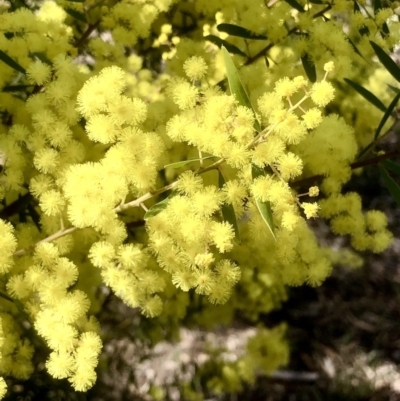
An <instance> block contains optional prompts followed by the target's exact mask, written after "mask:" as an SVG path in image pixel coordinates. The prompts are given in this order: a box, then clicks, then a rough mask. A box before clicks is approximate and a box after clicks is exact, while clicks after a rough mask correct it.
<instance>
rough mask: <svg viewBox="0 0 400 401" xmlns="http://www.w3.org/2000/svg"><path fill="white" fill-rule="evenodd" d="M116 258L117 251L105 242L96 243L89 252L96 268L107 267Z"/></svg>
mask: <svg viewBox="0 0 400 401" xmlns="http://www.w3.org/2000/svg"><path fill="white" fill-rule="evenodd" d="M114 258H115V249H114V247H113V245H112V244H110V243H109V242H105V241H100V242H95V243H94V244H93V245H92V247H91V248H90V251H89V259H90V261H91V262H92V263H93V265H94V266H96V267H107V266H108V265H110V263H111V262H112V260H113V259H114Z"/></svg>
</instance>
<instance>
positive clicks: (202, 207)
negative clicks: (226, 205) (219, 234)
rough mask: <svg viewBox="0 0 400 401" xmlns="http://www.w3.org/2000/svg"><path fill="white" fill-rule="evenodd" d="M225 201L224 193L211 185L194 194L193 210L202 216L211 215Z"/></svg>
mask: <svg viewBox="0 0 400 401" xmlns="http://www.w3.org/2000/svg"><path fill="white" fill-rule="evenodd" d="M222 202H223V194H222V192H220V191H218V189H217V188H216V187H214V186H213V185H209V186H207V187H205V188H204V189H202V190H201V191H199V192H196V193H195V194H194V195H193V196H192V204H193V210H194V211H195V213H197V214H198V215H200V216H211V215H212V214H213V213H214V212H215V211H216V210H218V209H219V207H220V206H221V204H222Z"/></svg>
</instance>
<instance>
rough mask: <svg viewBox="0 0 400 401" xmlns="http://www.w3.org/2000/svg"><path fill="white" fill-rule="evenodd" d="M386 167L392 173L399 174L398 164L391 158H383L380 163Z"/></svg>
mask: <svg viewBox="0 0 400 401" xmlns="http://www.w3.org/2000/svg"><path fill="white" fill-rule="evenodd" d="M380 164H382V165H383V166H384V167H385V168H386V169H388V170H392V171H393V172H394V173H396V174H399V175H400V164H397V163H395V162H394V161H393V160H383V161H381V163H380Z"/></svg>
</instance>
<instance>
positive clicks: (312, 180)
mask: <svg viewBox="0 0 400 401" xmlns="http://www.w3.org/2000/svg"><path fill="white" fill-rule="evenodd" d="M398 155H400V151H398V150H393V151H392V152H388V153H385V154H383V155H380V156H376V157H372V158H370V159H367V160H360V161H356V162H354V163H351V164H350V168H351V169H352V170H355V169H356V168H360V167H365V166H371V165H373V164H378V163H379V162H380V161H382V160H386V159H390V158H391V157H395V156H398ZM324 177H325V176H324V175H323V174H316V175H313V176H312V177H307V178H303V179H302V180H298V181H295V182H293V183H292V184H291V185H290V186H291V187H293V188H300V187H305V186H310V185H312V184H313V183H315V182H316V181H320V180H322V179H324Z"/></svg>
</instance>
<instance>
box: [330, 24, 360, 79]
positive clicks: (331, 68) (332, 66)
mask: <svg viewBox="0 0 400 401" xmlns="http://www.w3.org/2000/svg"><path fill="white" fill-rule="evenodd" d="M362 18H364V17H362ZM334 69H335V65H334V64H333V61H329V62H327V63H325V64H324V71H326V72H332V71H333V70H334Z"/></svg>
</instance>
